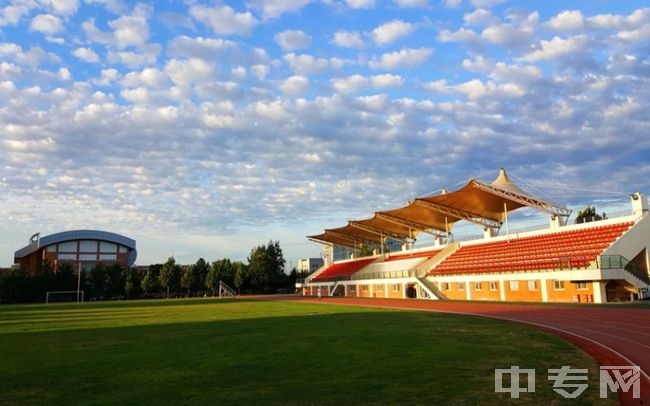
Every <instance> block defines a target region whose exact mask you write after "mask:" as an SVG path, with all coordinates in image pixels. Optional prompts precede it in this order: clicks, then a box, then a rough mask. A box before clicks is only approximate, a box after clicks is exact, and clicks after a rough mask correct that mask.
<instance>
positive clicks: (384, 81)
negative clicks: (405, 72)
mask: <svg viewBox="0 0 650 406" xmlns="http://www.w3.org/2000/svg"><path fill="white" fill-rule="evenodd" d="M370 83H371V84H372V86H373V87H399V86H402V85H403V84H404V79H403V78H402V77H401V76H400V75H392V74H390V73H386V74H383V75H375V76H372V77H371V78H370Z"/></svg>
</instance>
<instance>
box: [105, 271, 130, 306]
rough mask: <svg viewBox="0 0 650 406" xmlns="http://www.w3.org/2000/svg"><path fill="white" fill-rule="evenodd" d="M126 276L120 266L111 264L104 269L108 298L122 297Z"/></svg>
mask: <svg viewBox="0 0 650 406" xmlns="http://www.w3.org/2000/svg"><path fill="white" fill-rule="evenodd" d="M125 283H126V274H125V272H124V268H122V265H120V264H112V265H109V266H107V267H106V294H107V296H108V297H109V298H110V297H118V296H123V295H124V285H125Z"/></svg>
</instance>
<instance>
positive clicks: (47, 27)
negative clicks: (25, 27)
mask: <svg viewBox="0 0 650 406" xmlns="http://www.w3.org/2000/svg"><path fill="white" fill-rule="evenodd" d="M29 29H30V30H31V31H38V32H41V33H43V34H49V35H52V34H56V33H57V32H59V31H61V30H62V29H63V24H62V23H61V19H60V18H59V17H57V16H53V15H51V14H40V15H37V16H36V17H34V18H33V19H32V22H31V24H30V25H29Z"/></svg>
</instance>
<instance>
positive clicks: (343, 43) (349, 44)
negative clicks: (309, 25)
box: [332, 31, 364, 48]
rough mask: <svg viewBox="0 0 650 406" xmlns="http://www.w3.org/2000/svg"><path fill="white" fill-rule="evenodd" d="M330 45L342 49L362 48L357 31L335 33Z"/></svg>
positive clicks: (361, 41)
mask: <svg viewBox="0 0 650 406" xmlns="http://www.w3.org/2000/svg"><path fill="white" fill-rule="evenodd" d="M332 43H333V44H334V45H336V46H339V47H342V48H363V45H364V44H363V40H362V39H361V34H359V32H358V31H337V32H335V33H334V37H333V38H332Z"/></svg>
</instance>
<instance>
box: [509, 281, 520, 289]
mask: <svg viewBox="0 0 650 406" xmlns="http://www.w3.org/2000/svg"><path fill="white" fill-rule="evenodd" d="M508 283H509V284H510V290H513V291H514V290H519V281H509V282H508Z"/></svg>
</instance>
